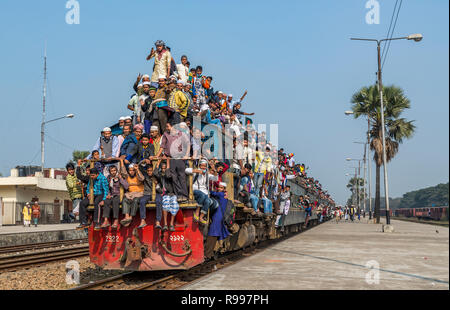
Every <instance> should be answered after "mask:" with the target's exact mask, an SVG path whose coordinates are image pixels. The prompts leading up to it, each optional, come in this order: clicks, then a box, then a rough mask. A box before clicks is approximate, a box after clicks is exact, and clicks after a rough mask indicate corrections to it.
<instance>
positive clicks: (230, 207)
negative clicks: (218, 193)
mask: <svg viewBox="0 0 450 310" xmlns="http://www.w3.org/2000/svg"><path fill="white" fill-rule="evenodd" d="M235 214H236V207H235V206H234V204H233V203H232V202H231V200H228V201H227V207H226V208H225V212H224V214H223V223H224V224H225V226H226V228H227V229H228V230H229V229H231V227H232V226H233V224H234V217H235Z"/></svg>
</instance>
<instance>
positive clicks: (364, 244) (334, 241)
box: [183, 219, 449, 290]
mask: <svg viewBox="0 0 450 310" xmlns="http://www.w3.org/2000/svg"><path fill="white" fill-rule="evenodd" d="M391 224H393V225H394V228H395V232H393V233H383V232H382V225H381V224H368V223H367V219H365V220H363V219H361V221H360V222H359V221H358V220H356V221H355V222H353V223H352V222H345V221H341V222H340V223H338V224H336V222H334V221H329V222H326V223H324V224H322V225H320V226H317V227H315V228H312V229H310V230H308V231H306V232H303V233H301V234H298V235H295V236H293V237H291V238H289V239H286V240H284V241H281V242H279V243H277V244H274V245H272V246H271V247H269V248H267V249H265V250H264V251H262V252H260V253H258V254H256V255H252V256H250V257H247V258H245V259H243V260H242V261H240V262H238V263H236V264H234V265H231V266H229V267H227V268H224V269H221V270H218V271H217V272H213V273H212V274H210V275H208V276H206V277H204V278H201V279H199V280H197V281H196V282H194V283H193V284H190V285H187V286H186V287H184V288H183V289H185V290H196V289H202V290H209V289H216V290H233V289H239V290H244V289H249V290H268V289H272V290H391V289H399V290H434V289H446V290H448V289H449V229H448V228H447V227H437V226H433V225H427V224H418V223H411V222H404V221H396V220H392V221H391ZM436 231H438V232H436ZM366 264H371V265H372V266H374V264H379V271H378V274H379V282H378V284H377V283H376V277H373V276H372V277H371V275H375V274H376V273H377V271H376V270H375V269H369V268H368V267H366ZM366 277H367V278H368V279H369V280H370V279H371V280H372V281H369V283H372V284H369V283H368V282H366Z"/></svg>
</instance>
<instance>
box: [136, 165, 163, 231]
mask: <svg viewBox="0 0 450 310" xmlns="http://www.w3.org/2000/svg"><path fill="white" fill-rule="evenodd" d="M144 161H145V166H143V165H139V169H141V172H142V174H143V175H144V195H143V196H142V197H141V198H140V200H139V214H140V217H141V223H140V224H139V227H138V228H144V227H145V226H147V223H146V221H145V219H146V213H147V209H146V205H147V202H149V201H152V200H154V201H155V204H156V218H155V219H156V221H155V228H156V229H161V216H162V196H161V194H162V190H161V186H160V184H161V181H160V180H158V178H157V177H156V175H154V173H153V163H152V161H151V158H148V159H145V160H144ZM154 186H155V197H153V187H154Z"/></svg>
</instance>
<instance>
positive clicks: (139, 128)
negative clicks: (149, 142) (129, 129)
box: [133, 124, 144, 150]
mask: <svg viewBox="0 0 450 310" xmlns="http://www.w3.org/2000/svg"><path fill="white" fill-rule="evenodd" d="M133 133H134V136H135V137H136V140H137V141H138V143H139V142H140V141H141V137H142V134H143V133H144V125H142V124H136V125H134V127H133ZM136 150H137V149H136Z"/></svg>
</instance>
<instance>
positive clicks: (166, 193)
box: [154, 158, 180, 232]
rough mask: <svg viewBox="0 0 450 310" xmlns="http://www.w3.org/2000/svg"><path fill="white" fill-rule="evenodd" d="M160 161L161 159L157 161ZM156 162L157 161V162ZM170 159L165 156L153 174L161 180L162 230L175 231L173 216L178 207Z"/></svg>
mask: <svg viewBox="0 0 450 310" xmlns="http://www.w3.org/2000/svg"><path fill="white" fill-rule="evenodd" d="M159 162H161V161H159ZM159 162H158V163H159ZM170 164H171V160H170V159H168V158H166V159H163V161H162V162H161V163H160V164H159V168H158V169H157V170H156V171H155V173H154V175H155V176H156V177H157V178H158V179H159V180H160V181H161V189H162V210H163V222H164V223H163V227H162V232H165V231H167V230H169V231H175V226H174V223H175V216H176V215H177V213H178V210H179V209H180V206H179V204H178V199H177V195H176V194H175V188H174V179H175V177H176V176H175V175H174V174H173V173H172V171H171V169H170ZM168 213H170V214H171V219H170V226H169V227H168V225H167V224H168V222H167V215H168Z"/></svg>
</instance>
